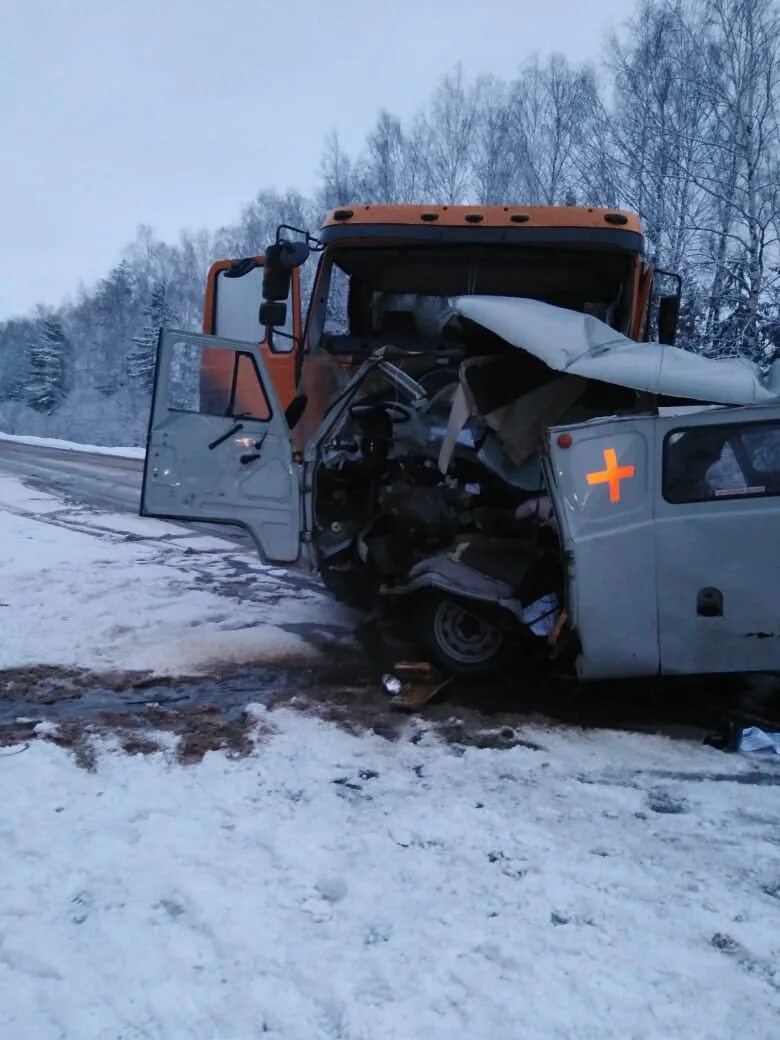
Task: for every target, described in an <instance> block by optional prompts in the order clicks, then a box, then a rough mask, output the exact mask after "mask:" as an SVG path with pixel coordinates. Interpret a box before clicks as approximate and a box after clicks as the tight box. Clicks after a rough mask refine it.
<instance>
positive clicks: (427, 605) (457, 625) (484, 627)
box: [420, 596, 507, 675]
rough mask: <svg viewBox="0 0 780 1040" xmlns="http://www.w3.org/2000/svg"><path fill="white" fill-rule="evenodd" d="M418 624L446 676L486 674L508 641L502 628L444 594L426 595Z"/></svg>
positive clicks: (502, 653)
mask: <svg viewBox="0 0 780 1040" xmlns="http://www.w3.org/2000/svg"><path fill="white" fill-rule="evenodd" d="M420 623H421V636H422V639H423V641H424V643H425V646H426V648H427V650H428V652H429V653H430V655H431V658H432V660H433V663H434V664H436V665H438V667H439V668H441V669H442V671H444V672H446V673H447V674H449V675H480V674H487V673H489V672H493V671H495V670H496V669H497V668H498V667H499V665H500V663H501V662H502V661H503V659H504V657H505V654H506V642H507V641H506V637H505V635H504V633H503V632H502V631H501V629H500V628H496V627H495V625H491V624H490V623H489V622H487V621H485V620H484V619H483V618H481V617H478V616H477V615H476V614H472V613H471V612H470V611H469V610H467V609H466V608H465V607H462V606H461V605H460V603H458V602H456V601H455V600H453V599H449V598H448V597H446V596H430V597H426V599H425V600H424V601H423V603H422V605H421V608H420Z"/></svg>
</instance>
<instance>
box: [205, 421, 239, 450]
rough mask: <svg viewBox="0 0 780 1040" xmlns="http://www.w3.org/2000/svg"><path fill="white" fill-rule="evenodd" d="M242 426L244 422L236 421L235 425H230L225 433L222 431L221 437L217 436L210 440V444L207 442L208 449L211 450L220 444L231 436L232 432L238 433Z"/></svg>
mask: <svg viewBox="0 0 780 1040" xmlns="http://www.w3.org/2000/svg"><path fill="white" fill-rule="evenodd" d="M243 428H244V424H243V423H242V422H238V423H236V425H235V426H231V427H230V429H229V430H228V431H227V433H223V434H222V436H221V437H217V439H216V440H215V441H212V442H211V444H209V451H213V450H214V449H215V448H216V447H218V446H219V445H220V444H224V443H225V441H226V440H228V439H229V438H230V437H232V436H233V434H235V433H240V431H241V430H243Z"/></svg>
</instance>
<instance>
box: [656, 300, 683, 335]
mask: <svg viewBox="0 0 780 1040" xmlns="http://www.w3.org/2000/svg"><path fill="white" fill-rule="evenodd" d="M679 318H680V296H679V294H678V293H675V295H674V296H662V297H661V298H660V300H659V301H658V342H659V343H668V344H670V345H671V344H673V343H674V342H675V340H676V339H677V322H678V320H679Z"/></svg>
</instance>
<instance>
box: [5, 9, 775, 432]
mask: <svg viewBox="0 0 780 1040" xmlns="http://www.w3.org/2000/svg"><path fill="white" fill-rule="evenodd" d="M779 84H780V12H779V11H778V6H777V4H776V3H775V2H773V0H640V2H639V4H638V5H637V6H636V8H635V11H634V14H633V17H632V18H631V19H630V20H629V21H628V22H627V23H626V24H625V25H624V26H623V28H622V29H621V30H620V32H619V33H618V34H617V35H616V36H615V37H613V38H612V39H611V40H609V41H608V43H607V45H606V47H605V49H604V54H603V57H602V60H601V61H600V63H599V64H598V66H593V65H573V64H571V63H570V62H569V61H568V60H567V59H566V57H565V56H563V55H560V54H553V55H550V56H548V57H536V58H533V59H530V60H528V61H527V62H526V63H525V64H524V65H523V66H522V67H520V68H519V70H518V73H517V76H516V78H514V79H512V80H502V79H497V78H495V77H492V76H485V77H480V78H478V79H475V80H469V79H468V78H467V77H466V76H464V74H463V72H462V70H461V69H460V67H455V68H454V69H453V70H452V71H451V72H450V73H449V74H447V75H445V76H444V77H443V78H442V79H441V81H440V82H439V84H438V86H437V87H436V89H435V90H434V92H433V94H432V95H431V97H429V98H428V99H427V101H426V102H425V104H424V105H423V106H422V107H421V109H420V111H419V112H418V113H417V114H416V115H415V116H414V117H413V118H412V119H410V120H409V121H407V122H404V121H402V120H400V119H398V118H397V117H396V116H394V115H393V114H392V113H391V112H389V111H381V112H380V113H379V115H378V116H377V119H376V122H375V124H374V126H373V128H372V130H371V131H370V133H369V134H368V136H367V138H366V140H365V143H364V146H363V148H362V150H361V151H360V153H359V154H355V155H352V154H349V153H348V152H346V151H345V150H344V149H343V147H342V145H341V143H340V141H339V137H338V132H337V131H334V132H333V133H332V135H331V137H330V138H329V139H328V140H327V143H326V146H325V149H324V154H323V156H322V162H321V168H320V176H319V186H318V189H317V191H316V193H315V196H314V197H312V198H306V197H304V196H302V195H300V194H299V193H297V192H295V191H289V192H287V193H286V194H278V193H276V192H270V191H264V190H260V191H259V192H258V194H257V196H256V197H255V199H254V200H253V201H252V202H250V203H249V204H248V205H247V206H246V207H245V208H244V210H243V212H242V213H241V216H240V219H239V220H238V221H237V222H236V224H235V225H233V226H230V227H222V228H218V229H217V230H214V231H206V230H203V231H199V232H197V233H189V232H187V233H183V234H182V235H181V236H180V238H179V241H178V242H177V243H175V244H172V243H166V242H161V241H159V240H158V239H157V238H156V237H155V235H154V232H153V231H152V230H151V229H150V228H147V227H141V228H139V230H138V233H137V235H136V238H135V241H134V242H132V243H131V244H130V245H129V246H128V247H127V249H126V250H125V251H124V253H123V255H122V256H121V258H120V259H119V262H118V263H117V265H116V266H115V267H114V268H113V269H112V270H111V271H109V272H108V273H107V274H106V275H105V277H104V278H103V279H101V281H100V282H99V283H98V284H97V285H96V286H95V287H94V288H92V289H90V290H85V291H83V292H82V293H81V294H80V295H79V297H78V298H77V299H75V300H72V301H69V302H67V303H65V304H64V305H62V306H61V307H58V308H48V307H38V308H37V309H36V311H35V312H34V313H32V314H31V315H29V316H27V317H24V318H21V319H17V320H13V321H7V322H5V323H3V324H0V430H3V431H5V432H10V433H26V434H38V435H42V436H53V437H66V438H70V439H73V440H80V441H86V442H91V443H108V444H137V443H141V442H142V440H143V436H144V433H145V427H146V419H147V414H148V407H149V399H150V386H151V379H152V373H153V365H154V348H155V344H156V338H157V330H158V328H159V327H160V326H165V325H169V326H170V325H174V326H177V327H180V328H192V329H197V328H199V327H200V320H201V313H202V306H203V288H204V280H205V275H206V271H207V269H208V267H209V265H210V264H211V262H212V261H213V260H215V259H218V258H222V257H239V256H247V255H253V254H255V253H258V252H262V251H263V249H264V248H265V246H266V245H267V244H268V243H269V242H270V241H271V240H272V238H273V235H274V233H275V229H276V226H277V224H278V223H280V222H285V223H288V224H293V225H296V226H298V227H310V228H312V229H316V227H317V226H318V225H319V223H320V220H321V217H322V214H323V213H324V211H325V210H326V209H328V208H330V207H332V206H336V205H344V204H349V203H355V202H361V201H362V202H380V201H381V202H394V203H395V202H398V203H402V202H407V203H442V204H443V203H450V204H457V203H464V202H473V203H482V204H485V205H488V204H507V203H512V204H526V205H550V204H589V205H590V204H592V205H604V206H612V207H623V208H627V209H632V210H636V211H637V212H638V213H639V214H640V216H641V218H642V220H643V222H644V226H645V232H646V236H647V248H648V254H649V256H650V257H651V259H653V260H655V261H656V262H657V263H658V264H659V265H660V266H661V267H663V268H665V269H668V270H673V271H679V272H680V274H682V275H683V277H684V280H685V290H684V299H683V311H682V319H681V335H680V340H679V342H680V343H681V345H684V346H686V347H689V348H690V349H693V350H697V351H703V352H705V353H707V354H710V355H742V356H745V357H748V358H751V359H753V360H755V361H757V362H758V363H759V364H762V365H766V364H768V363H770V362H771V361H772V360H774V359H775V358H776V357H778V356H780V249H778V241H779V238H778V236H779V233H780V207H779V205H778V203H779V201H780V124H779V123H778V113H779V112H780V106H779V104H778V102H779V100H780V99H779V97H778V86H779Z"/></svg>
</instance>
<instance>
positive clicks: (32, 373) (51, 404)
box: [27, 318, 70, 415]
mask: <svg viewBox="0 0 780 1040" xmlns="http://www.w3.org/2000/svg"><path fill="white" fill-rule="evenodd" d="M29 351H30V363H29V383H28V385H27V403H28V404H29V406H30V407H31V408H33V409H35V411H36V412H43V413H44V414H46V415H50V414H51V413H52V412H55V411H56V410H57V408H59V406H60V405H61V404H62V402H63V401H64V400H65V397H66V396H67V394H68V391H69V389H70V386H69V369H70V344H69V343H68V340H67V337H66V336H65V332H64V330H63V327H62V324H61V322H60V321H58V320H57V319H56V318H45V319H41V321H40V322H38V323H37V325H36V330H35V335H34V337H33V339H32V340H31V342H30V346H29Z"/></svg>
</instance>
